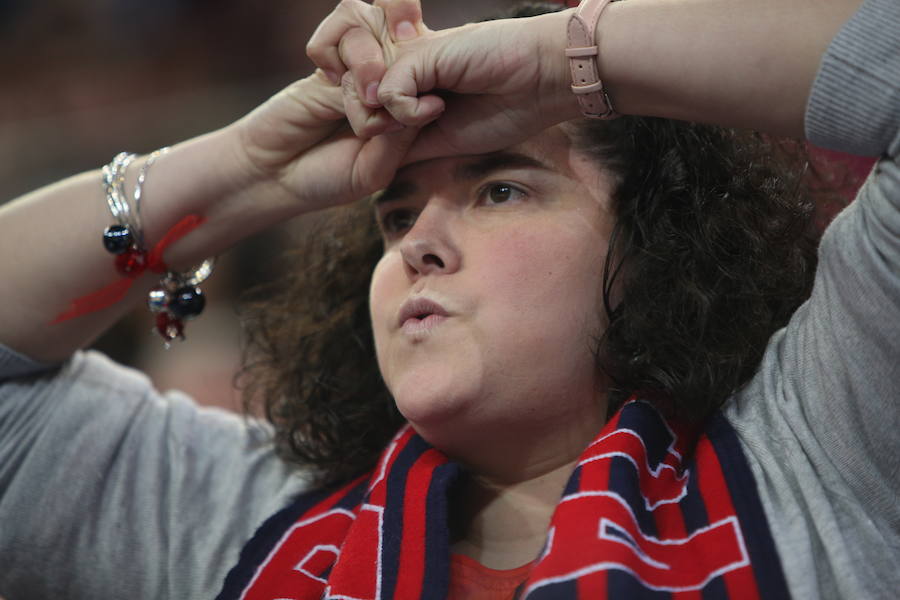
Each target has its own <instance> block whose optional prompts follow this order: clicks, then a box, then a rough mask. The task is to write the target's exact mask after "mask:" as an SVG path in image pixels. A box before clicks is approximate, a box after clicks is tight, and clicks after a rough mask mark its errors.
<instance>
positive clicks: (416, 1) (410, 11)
mask: <svg viewBox="0 0 900 600" xmlns="http://www.w3.org/2000/svg"><path fill="white" fill-rule="evenodd" d="M374 4H375V6H377V7H379V8H381V9H382V10H383V11H384V16H385V19H386V20H387V26H388V31H389V32H390V33H391V39H392V40H393V41H395V42H406V41H408V40H411V39H414V38H417V37H419V36H420V35H421V34H423V33H425V32H426V31H428V28H427V27H426V26H425V23H423V22H422V3H421V2H420V0H375V3H374Z"/></svg>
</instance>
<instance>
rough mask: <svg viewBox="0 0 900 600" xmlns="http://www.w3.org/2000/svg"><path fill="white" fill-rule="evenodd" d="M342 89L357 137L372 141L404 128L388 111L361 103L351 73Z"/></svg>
mask: <svg viewBox="0 0 900 600" xmlns="http://www.w3.org/2000/svg"><path fill="white" fill-rule="evenodd" d="M341 88H342V91H343V94H344V114H345V115H346V117H347V121H348V122H349V123H350V127H351V129H353V133H355V134H356V136H357V137H359V138H362V139H370V138H373V137H375V136H377V135H380V134H382V133H385V132H391V131H397V130H400V129H403V128H404V127H403V125H402V124H400V123H398V122H397V121H396V120H395V119H394V118H393V117H391V115H390V114H389V113H388V112H387V111H386V110H384V109H373V108H370V107H368V106H366V105H365V104H364V103H363V102H362V101H360V98H359V95H358V93H357V86H356V85H355V83H354V81H353V75H352V74H351V73H350V72H349V71H348V72H346V73H345V74H344V77H343V78H342V80H341Z"/></svg>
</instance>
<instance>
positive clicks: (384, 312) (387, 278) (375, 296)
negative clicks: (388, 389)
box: [369, 253, 402, 365]
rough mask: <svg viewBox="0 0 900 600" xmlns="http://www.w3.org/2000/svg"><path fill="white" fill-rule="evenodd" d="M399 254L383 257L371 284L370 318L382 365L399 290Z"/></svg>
mask: <svg viewBox="0 0 900 600" xmlns="http://www.w3.org/2000/svg"><path fill="white" fill-rule="evenodd" d="M398 261H399V255H398V254H397V253H388V254H385V255H384V256H382V257H381V260H379V261H378V264H377V265H375V270H374V271H373V272H372V281H371V283H370V284H369V317H370V319H371V322H372V335H373V337H374V338H375V352H376V355H377V358H378V362H379V365H381V357H382V353H383V350H384V344H385V341H386V339H387V333H388V329H387V324H388V323H389V322H390V318H391V316H390V314H388V313H390V310H391V309H390V307H391V306H392V304H391V302H390V299H391V298H392V297H393V296H394V295H395V293H394V291H395V290H396V289H397V288H398V281H397V277H398V275H397V273H398V268H399V267H401V266H402V265H400V264H399V262H398Z"/></svg>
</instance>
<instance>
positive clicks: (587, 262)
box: [482, 228, 605, 337]
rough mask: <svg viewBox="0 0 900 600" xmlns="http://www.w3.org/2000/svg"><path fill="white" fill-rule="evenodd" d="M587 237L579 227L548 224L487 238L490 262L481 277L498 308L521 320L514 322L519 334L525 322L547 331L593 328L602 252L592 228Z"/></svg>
mask: <svg viewBox="0 0 900 600" xmlns="http://www.w3.org/2000/svg"><path fill="white" fill-rule="evenodd" d="M586 237H587V236H585V235H584V234H583V233H581V232H580V231H579V230H578V229H576V230H575V231H572V230H567V229H565V228H552V229H551V228H547V229H545V230H542V231H538V232H535V231H521V232H511V234H510V235H504V236H502V237H501V238H500V239H499V240H497V241H492V242H490V244H491V248H490V249H489V250H488V251H487V252H486V253H485V255H486V256H490V257H492V258H491V265H490V266H491V268H490V271H489V272H485V273H484V274H483V281H482V283H483V285H485V286H489V287H487V288H486V289H492V290H494V295H496V296H497V297H498V300H499V302H498V305H497V306H498V308H499V307H502V306H505V307H508V313H509V315H510V316H511V317H513V318H519V319H522V320H523V321H525V322H523V323H522V325H523V327H519V328H516V329H517V331H518V332H519V334H520V335H527V334H528V327H529V326H530V327H535V328H536V329H534V331H540V330H543V331H544V332H545V334H546V335H550V336H551V337H552V336H553V335H554V333H556V334H558V335H560V336H566V335H572V334H573V332H580V331H582V330H584V329H585V328H586V327H590V332H591V334H593V333H596V328H597V322H598V321H597V315H598V314H599V313H600V299H601V295H600V291H601V279H602V268H603V258H604V256H605V254H604V251H603V250H602V248H603V243H602V242H603V241H602V240H601V239H598V238H597V236H596V234H595V233H594V234H593V235H592V236H590V237H587V239H585V238H586ZM554 328H555V329H556V331H554Z"/></svg>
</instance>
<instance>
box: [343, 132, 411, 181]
mask: <svg viewBox="0 0 900 600" xmlns="http://www.w3.org/2000/svg"><path fill="white" fill-rule="evenodd" d="M418 132H419V130H418V129H416V128H414V127H406V128H404V129H402V130H400V131H396V132H393V133H386V134H384V135H379V136H377V137H375V138H373V139H372V140H370V141H369V142H367V143H366V144H365V145H364V146H363V147H362V149H361V150H360V152H359V156H358V157H357V160H356V163H355V164H354V169H353V179H354V185H355V188H356V189H358V190H361V191H363V192H364V193H366V194H370V193H372V192H375V191H378V190H380V189H384V188H385V187H387V186H388V184H390V182H391V180H392V179H393V178H394V175H395V174H396V172H397V168H398V167H399V166H400V163H401V161H402V160H403V157H404V156H406V152H407V150H409V147H410V146H411V145H412V144H413V142H414V141H415V139H416V135H417V134H418Z"/></svg>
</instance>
